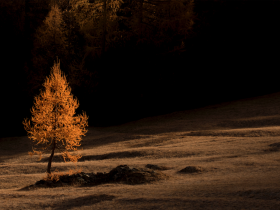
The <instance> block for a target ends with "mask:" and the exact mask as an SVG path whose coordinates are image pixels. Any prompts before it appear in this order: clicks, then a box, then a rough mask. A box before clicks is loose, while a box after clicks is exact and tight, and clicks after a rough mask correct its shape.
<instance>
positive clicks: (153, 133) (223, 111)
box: [0, 92, 280, 209]
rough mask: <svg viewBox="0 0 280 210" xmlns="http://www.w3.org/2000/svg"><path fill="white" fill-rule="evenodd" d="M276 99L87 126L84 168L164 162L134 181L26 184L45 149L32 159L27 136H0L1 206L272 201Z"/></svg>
mask: <svg viewBox="0 0 280 210" xmlns="http://www.w3.org/2000/svg"><path fill="white" fill-rule="evenodd" d="M279 107H280V92H279V93H274V94H270V95H265V96H261V97H255V98H249V99H243V100H238V101H234V102H227V103H221V104H216V105H212V106H208V107H204V108H199V109H194V110H187V111H180V112H174V113H170V114H166V115H161V116H157V117H149V118H145V119H141V120H138V121H134V122H130V123H126V124H123V125H119V126H112V127H103V128H96V127H89V131H88V133H87V136H86V137H84V138H83V141H82V145H81V148H83V150H82V151H81V154H82V156H83V157H82V158H81V159H80V160H79V162H78V163H77V166H78V167H82V171H83V172H85V173H91V172H94V173H97V172H109V171H110V170H111V169H113V168H115V167H116V166H118V165H128V166H129V167H138V168H139V167H140V168H145V166H146V165H147V164H154V165H157V166H159V167H165V169H166V170H162V171H161V173H164V174H166V175H167V176H168V177H169V179H166V180H159V181H157V182H153V183H146V184H140V185H137V184H136V185H128V184H125V183H108V184H100V185H97V186H80V185H76V186H67V187H57V188H55V189H54V188H34V189H33V188H32V189H29V190H28V189H26V188H25V187H26V186H30V185H33V184H35V183H36V181H39V180H40V179H42V177H43V176H44V175H45V171H46V169H47V161H48V157H49V154H46V155H43V159H42V160H41V161H37V158H36V157H32V158H30V157H29V156H28V154H27V152H28V151H31V149H32V148H31V142H30V140H29V139H28V138H27V137H11V138H1V139H0V154H1V156H0V157H1V159H0V169H1V170H0V198H1V202H0V209H24V208H26V209H44V208H45V209H243V208H244V209H278V208H279V206H280V177H279V173H280V167H279V166H280V140H279V136H280V109H279ZM55 155H57V154H55ZM190 166H192V167H190ZM190 168H193V169H197V171H195V170H194V171H192V170H188V169H190ZM55 169H57V170H58V171H63V172H67V171H68V170H69V169H75V165H74V164H72V163H64V162H63V159H62V158H61V157H59V156H55V157H54V161H53V167H52V170H53V171H54V170H55ZM183 169H184V170H183ZM182 170H183V171H182ZM180 171H181V172H180ZM154 172H155V173H157V172H159V170H157V169H154Z"/></svg>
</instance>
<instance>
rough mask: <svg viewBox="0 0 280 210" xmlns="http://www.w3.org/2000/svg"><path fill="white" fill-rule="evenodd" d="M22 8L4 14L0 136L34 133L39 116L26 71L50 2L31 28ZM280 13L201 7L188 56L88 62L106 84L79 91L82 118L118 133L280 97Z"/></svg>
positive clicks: (240, 6) (239, 4)
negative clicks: (148, 122)
mask: <svg viewBox="0 0 280 210" xmlns="http://www.w3.org/2000/svg"><path fill="white" fill-rule="evenodd" d="M15 2H18V4H13V6H12V7H1V8H0V16H1V18H0V22H1V48H0V51H1V71H0V83H1V84H0V86H1V87H0V88H1V89H0V91H1V132H0V137H4V136H19V135H26V134H27V133H26V131H25V130H24V128H23V124H22V121H23V119H24V118H29V119H30V117H31V114H30V109H31V107H32V106H33V104H34V101H33V99H34V96H32V95H31V94H30V91H29V88H30V87H29V86H28V83H27V81H28V78H27V76H26V74H25V73H24V70H23V69H24V68H25V66H26V65H28V62H30V59H31V53H30V51H31V47H30V46H31V45H32V40H33V35H34V31H35V29H36V28H37V27H38V26H39V25H40V24H41V23H42V21H43V20H44V18H45V16H46V15H47V14H48V9H47V8H48V7H47V6H45V7H44V4H43V3H42V7H41V8H39V9H38V8H37V10H33V11H31V10H30V11H28V12H29V13H30V14H32V15H33V16H31V15H30V19H31V21H30V23H31V25H30V26H29V27H26V26H24V24H22V22H21V21H20V20H21V18H22V17H21V15H22V14H23V10H25V9H26V8H24V7H22V5H20V3H19V2H21V1H15ZM279 8H280V3H279V1H268V0H267V1H246V0H244V1H199V0H196V1H195V8H194V11H195V13H196V14H197V18H196V19H195V25H194V29H193V32H194V33H193V35H192V36H191V37H189V38H188V39H187V40H185V43H186V44H185V49H183V50H179V51H175V52H170V53H162V54H158V55H155V54H151V53H149V50H147V49H145V50H143V51H141V50H139V49H138V50H135V51H133V50H132V48H129V47H127V48H116V49H110V50H108V52H106V53H105V55H103V56H101V57H98V58H96V59H95V60H90V61H87V65H88V66H92V68H94V71H95V72H97V73H98V77H96V82H97V83H98V85H97V86H96V87H95V88H94V89H92V90H88V89H86V88H84V89H83V87H81V88H80V89H77V90H76V91H73V92H72V93H73V95H74V96H75V97H77V98H78V100H79V102H80V107H79V108H78V109H77V110H76V113H77V114H80V113H81V111H82V110H84V111H85V112H86V113H87V115H88V116H89V125H90V126H110V125H116V124H121V123H125V122H128V121H132V120H137V119H140V118H143V117H147V116H155V115H159V114H165V113H169V112H173V111H178V110H185V109H191V108H197V107H202V106H206V105H210V104H214V103H219V102H224V101H231V100H236V99H241V98H247V97H253V96H260V95H264V94H268V93H273V92H278V91H280V86H279V85H278V84H279V83H278V76H277V75H278V71H279V37H280V36H279V33H280V32H279V20H280V19H279V14H280V13H279ZM35 17H36V18H35ZM32 18H33V19H32ZM27 28H28V30H27ZM62 71H63V69H62Z"/></svg>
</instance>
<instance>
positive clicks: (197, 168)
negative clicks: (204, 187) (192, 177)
mask: <svg viewBox="0 0 280 210" xmlns="http://www.w3.org/2000/svg"><path fill="white" fill-rule="evenodd" d="M202 171H203V169H202V168H201V167H200V166H188V167H186V168H184V169H182V170H180V171H179V173H199V172H202Z"/></svg>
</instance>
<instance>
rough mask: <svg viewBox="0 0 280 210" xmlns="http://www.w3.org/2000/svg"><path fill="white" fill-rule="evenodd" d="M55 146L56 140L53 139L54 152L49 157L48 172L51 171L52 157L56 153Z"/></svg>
mask: <svg viewBox="0 0 280 210" xmlns="http://www.w3.org/2000/svg"><path fill="white" fill-rule="evenodd" d="M55 146H56V141H55V140H54V141H53V148H52V154H51V156H50V158H49V163H48V169H47V172H48V174H50V173H51V166H52V159H53V155H54V150H55Z"/></svg>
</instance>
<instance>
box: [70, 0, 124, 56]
mask: <svg viewBox="0 0 280 210" xmlns="http://www.w3.org/2000/svg"><path fill="white" fill-rule="evenodd" d="M122 2H123V1H122V0H95V1H90V0H72V1H70V5H71V6H70V7H69V8H71V9H70V12H72V13H73V14H74V16H75V18H76V20H77V22H78V23H79V25H80V27H81V30H82V31H83V32H84V33H85V36H86V40H87V43H88V49H87V51H93V50H95V51H99V53H100V54H101V53H104V51H106V49H107V48H108V44H107V43H110V42H111V41H113V40H114V39H115V37H116V33H115V32H116V30H117V19H116V18H117V15H116V13H117V11H118V9H119V7H120V5H121V4H122Z"/></svg>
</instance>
